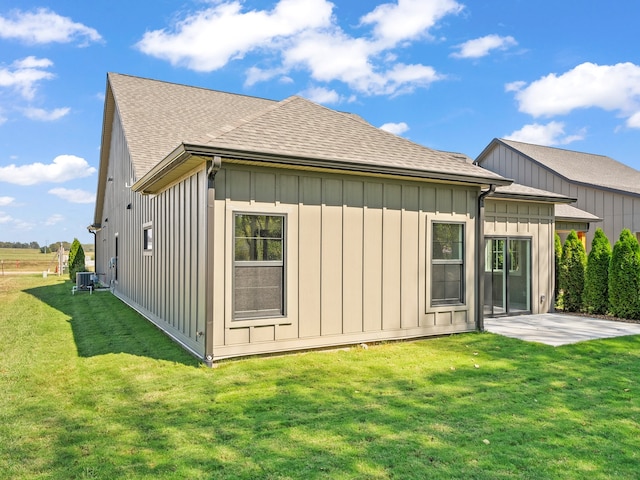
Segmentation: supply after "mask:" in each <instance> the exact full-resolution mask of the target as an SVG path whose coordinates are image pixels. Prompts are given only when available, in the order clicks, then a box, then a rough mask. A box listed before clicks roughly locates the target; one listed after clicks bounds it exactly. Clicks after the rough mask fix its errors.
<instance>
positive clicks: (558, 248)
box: [553, 232, 562, 304]
mask: <svg viewBox="0 0 640 480" xmlns="http://www.w3.org/2000/svg"><path fill="white" fill-rule="evenodd" d="M553 253H554V257H555V272H554V285H553V298H554V299H555V301H556V304H557V303H558V301H559V300H560V265H561V260H562V240H560V235H558V233H557V232H556V234H555V238H554V244H553Z"/></svg>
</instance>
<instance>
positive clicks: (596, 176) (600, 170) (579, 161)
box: [499, 139, 640, 194]
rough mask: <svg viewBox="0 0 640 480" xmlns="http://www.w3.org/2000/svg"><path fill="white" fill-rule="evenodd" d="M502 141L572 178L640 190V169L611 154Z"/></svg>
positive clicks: (583, 181)
mask: <svg viewBox="0 0 640 480" xmlns="http://www.w3.org/2000/svg"><path fill="white" fill-rule="evenodd" d="M499 141H500V142H502V143H504V144H505V145H507V146H509V147H511V148H513V149H514V150H517V151H518V152H520V153H522V154H524V155H526V156H527V157H529V158H531V159H532V160H534V161H535V162H537V163H539V164H541V165H543V166H545V167H547V168H548V169H549V170H552V171H554V172H556V173H557V174H558V175H560V176H562V177H564V178H566V179H567V180H569V181H574V182H578V183H582V184H587V185H594V186H597V187H604V188H609V189H614V190H621V191H628V192H633V193H637V194H640V171H638V170H636V169H634V168H631V167H629V166H627V165H625V164H623V163H620V162H618V161H617V160H614V159H612V158H610V157H606V156H604V155H594V154H591V153H582V152H575V151H572V150H564V149H561V148H554V147H543V146H541V145H533V144H530V143H523V142H516V141H514V140H505V139H500V140H499Z"/></svg>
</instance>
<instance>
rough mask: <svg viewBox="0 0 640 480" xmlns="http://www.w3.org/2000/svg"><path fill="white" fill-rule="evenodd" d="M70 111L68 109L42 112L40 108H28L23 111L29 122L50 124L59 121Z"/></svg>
mask: <svg viewBox="0 0 640 480" xmlns="http://www.w3.org/2000/svg"><path fill="white" fill-rule="evenodd" d="M70 111H71V109H70V108H69V107H63V108H55V109H53V110H49V111H47V110H44V109H42V108H33V107H29V108H26V109H25V110H24V115H25V117H27V118H30V119H31V120H40V121H43V122H52V121H55V120H59V119H60V118H62V117H64V116H65V115H67V114H68V113H69V112H70Z"/></svg>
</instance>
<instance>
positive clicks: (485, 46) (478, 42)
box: [451, 34, 518, 58]
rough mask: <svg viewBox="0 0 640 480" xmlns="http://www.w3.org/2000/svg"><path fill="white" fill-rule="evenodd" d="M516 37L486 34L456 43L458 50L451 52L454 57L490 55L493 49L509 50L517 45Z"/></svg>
mask: <svg viewBox="0 0 640 480" xmlns="http://www.w3.org/2000/svg"><path fill="white" fill-rule="evenodd" d="M517 44H518V42H516V39H515V38H513V37H511V36H508V37H501V36H500V35H495V34H493V35H486V36H484V37H480V38H475V39H473V40H469V41H467V42H464V43H461V44H460V45H456V48H457V49H458V51H457V52H454V53H452V54H451V56H452V57H454V58H480V57H484V56H487V55H489V53H490V52H491V51H492V50H496V49H498V50H507V49H508V48H509V47H513V46H515V45H517Z"/></svg>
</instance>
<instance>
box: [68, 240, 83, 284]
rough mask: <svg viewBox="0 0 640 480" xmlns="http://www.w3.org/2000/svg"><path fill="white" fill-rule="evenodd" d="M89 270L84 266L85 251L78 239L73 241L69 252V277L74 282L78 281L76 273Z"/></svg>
mask: <svg viewBox="0 0 640 480" xmlns="http://www.w3.org/2000/svg"><path fill="white" fill-rule="evenodd" d="M86 271H87V268H86V266H85V264H84V249H83V248H82V245H81V244H80V241H79V240H78V239H77V238H74V239H73V243H72V244H71V249H70V250H69V277H70V278H71V280H72V281H74V282H75V281H76V273H78V272H86Z"/></svg>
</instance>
